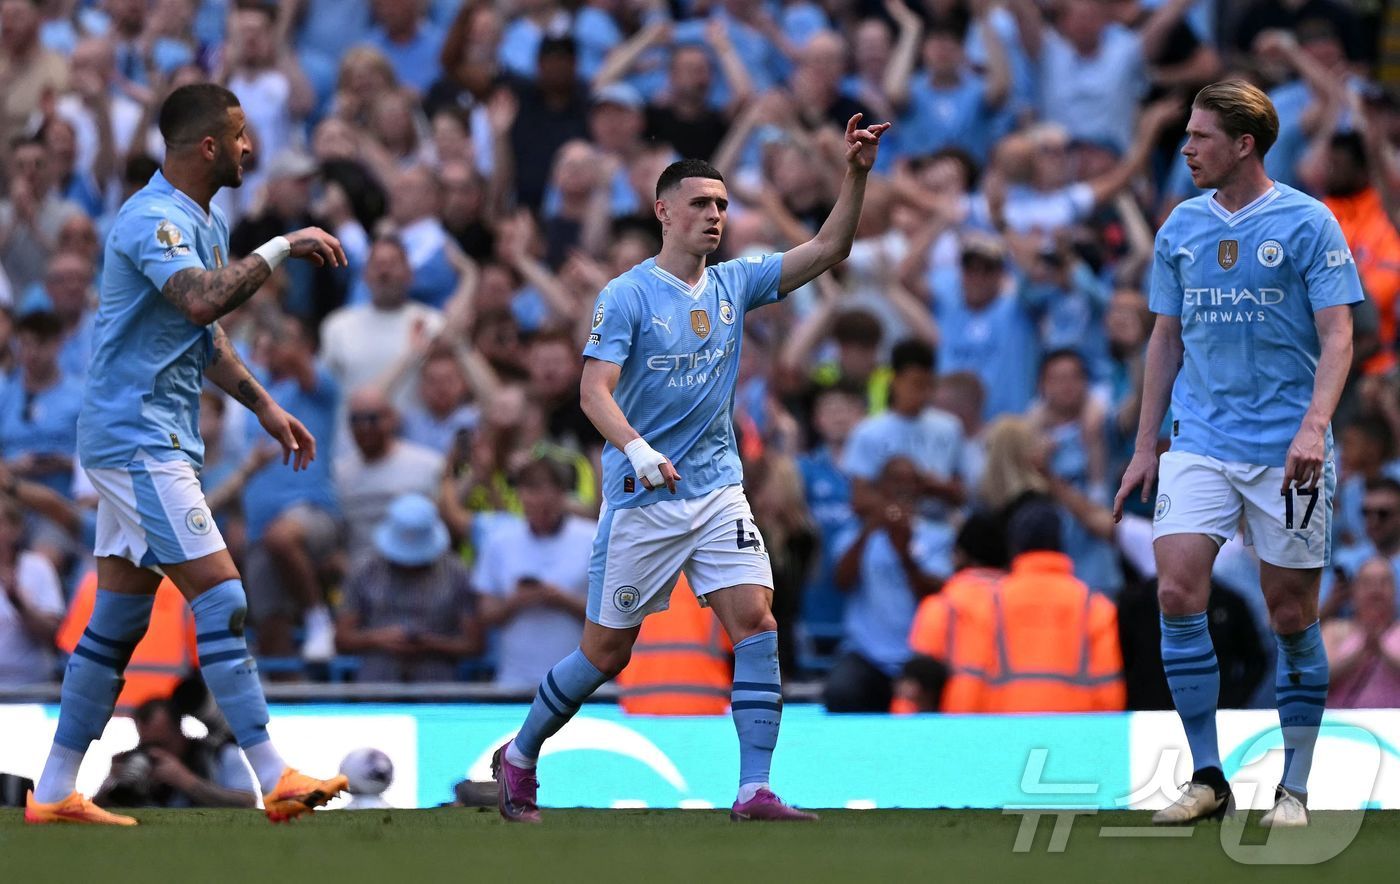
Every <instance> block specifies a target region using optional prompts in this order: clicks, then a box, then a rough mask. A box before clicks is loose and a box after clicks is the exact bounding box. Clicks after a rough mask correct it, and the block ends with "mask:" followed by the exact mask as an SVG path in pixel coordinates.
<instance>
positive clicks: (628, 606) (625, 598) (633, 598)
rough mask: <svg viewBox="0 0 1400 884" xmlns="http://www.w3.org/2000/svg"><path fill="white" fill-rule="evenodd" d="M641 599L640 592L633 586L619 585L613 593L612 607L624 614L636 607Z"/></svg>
mask: <svg viewBox="0 0 1400 884" xmlns="http://www.w3.org/2000/svg"><path fill="white" fill-rule="evenodd" d="M641 600H642V594H641V593H640V592H638V591H637V587H635V586H619V587H618V588H617V591H616V592H614V593H613V607H615V608H617V609H618V610H619V611H621V612H622V613H624V614H628V613H631V612H632V611H635V610H636V609H637V605H638V604H639V603H640V602H641Z"/></svg>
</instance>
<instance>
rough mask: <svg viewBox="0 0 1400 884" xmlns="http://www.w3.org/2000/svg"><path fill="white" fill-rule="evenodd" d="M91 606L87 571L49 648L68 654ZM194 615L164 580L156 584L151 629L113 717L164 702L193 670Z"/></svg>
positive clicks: (91, 576) (93, 581)
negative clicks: (152, 701)
mask: <svg viewBox="0 0 1400 884" xmlns="http://www.w3.org/2000/svg"><path fill="white" fill-rule="evenodd" d="M96 601H97V572H96V571H89V572H88V575H87V576H86V577H84V578H83V580H82V582H81V583H79V584H78V591H77V592H76V593H74V594H73V601H72V603H71V604H69V605H68V613H67V614H65V615H64V616H63V624H62V625H61V626H59V627H58V636H57V637H56V638H55V639H54V644H56V645H58V648H59V650H61V651H63V652H64V653H68V654H71V653H73V648H74V647H76V646H77V644H78V639H79V638H81V637H82V634H83V630H84V629H86V628H87V625H88V620H90V619H91V618H92V606H93V604H94V603H95V602H96ZM194 635H195V633H194V615H193V614H192V613H190V609H189V605H187V604H185V597H184V596H183V595H181V594H180V590H178V589H176V588H175V584H173V583H171V582H170V578H168V577H167V578H165V579H163V580H161V582H160V587H159V588H158V589H157V590H156V602H155V607H154V608H153V609H152V610H151V625H150V627H149V628H148V629H147V630H146V636H145V638H143V639H141V641H140V642H139V643H137V645H136V650H135V651H134V652H133V653H132V655H131V662H130V663H128V664H127V666H126V673H125V675H124V679H125V683H124V684H123V686H122V692H121V694H119V695H118V696H117V714H118V715H130V714H131V713H132V712H134V711H135V710H136V707H137V706H140V705H141V704H142V703H144V702H146V701H147V700H154V699H165V698H166V697H169V696H170V694H171V693H172V692H173V691H174V690H175V686H176V685H178V684H179V683H180V682H181V680H183V679H184V677H185V676H187V675H189V674H190V673H192V672H194V670H195V666H196V662H195V661H196V659H197V656H196V653H195V637H194Z"/></svg>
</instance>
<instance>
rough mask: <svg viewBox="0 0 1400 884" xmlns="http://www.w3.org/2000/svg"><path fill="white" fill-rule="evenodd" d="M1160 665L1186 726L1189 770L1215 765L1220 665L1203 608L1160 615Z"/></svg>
mask: <svg viewBox="0 0 1400 884" xmlns="http://www.w3.org/2000/svg"><path fill="white" fill-rule="evenodd" d="M1162 668H1163V669H1164V670H1165V671H1166V673H1167V686H1168V687H1170V688H1171V692H1172V703H1173V704H1174V705H1175V706H1176V711H1177V714H1178V715H1180V716H1181V723H1182V725H1183V726H1184V727H1185V728H1186V742H1187V744H1188V745H1189V746H1190V747H1191V763H1192V765H1193V770H1201V769H1203V768H1207V767H1214V768H1219V767H1220V745H1219V741H1218V739H1217V738H1216V734H1215V709H1216V706H1217V705H1218V704H1219V702H1220V664H1219V663H1218V662H1217V661H1216V659H1215V645H1213V644H1212V643H1211V640H1210V630H1209V629H1208V628H1207V621H1206V613H1205V612H1204V611H1202V612H1201V613H1199V614H1188V615H1186V616H1184V617H1168V616H1167V615H1165V614H1163V615H1162Z"/></svg>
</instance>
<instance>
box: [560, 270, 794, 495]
mask: <svg viewBox="0 0 1400 884" xmlns="http://www.w3.org/2000/svg"><path fill="white" fill-rule="evenodd" d="M782 269H783V256H782V254H781V253H778V254H772V255H755V256H753V257H748V258H738V259H735V260H733V261H725V262H723V263H720V264H715V265H712V266H710V267H706V268H705V274H704V276H702V277H701V278H700V280H699V282H697V283H696V284H695V287H694V288H691V287H690V286H688V285H686V283H685V282H684V281H682V280H680V279H678V278H677V277H675V276H674V275H672V274H670V273H668V272H666V271H665V270H662V269H661V268H660V267H657V266H656V259H655V258H648V259H647V260H645V261H643V262H642V263H640V264H638V265H637V266H636V267H633V268H632V269H631V270H629V271H627V272H626V273H624V274H622V275H621V276H619V277H617V278H616V279H614V280H613V281H612V282H610V283H608V285H607V286H606V287H605V288H604V289H603V291H602V293H601V294H599V295H598V300H597V303H596V304H595V305H594V307H593V329H592V334H590V335H589V336H588V343H586V344H585V345H584V348H583V355H584V356H587V357H589V358H592V359H601V360H604V361H605V362H613V363H616V364H617V365H620V366H622V374H621V375H620V376H619V378H618V381H617V388H616V389H615V390H614V391H613V398H614V399H615V400H616V401H617V404H618V407H620V408H621V409H622V413H623V414H624V415H625V416H626V417H627V420H628V422H630V423H631V424H632V427H633V428H634V429H636V431H637V432H638V433H641V434H642V438H643V439H645V440H647V443H648V444H649V445H651V447H652V448H655V449H656V450H657V451H659V452H661V453H662V454H664V455H665V456H666V457H668V458H670V460H671V463H673V464H675V466H676V471H677V472H679V473H680V474H681V481H680V482H679V483H678V484H677V485H676V493H675V494H674V495H672V494H671V493H670V492H668V491H667V490H666V489H665V488H664V487H663V488H661V489H660V490H659V491H655V490H654V491H647V490H646V489H645V488H644V487H643V486H642V483H641V481H640V480H638V479H637V478H636V473H635V472H634V471H633V470H632V464H631V462H630V461H628V459H627V456H626V455H625V454H623V453H622V452H621V451H619V450H618V449H616V448H614V447H613V446H612V445H611V444H608V445H606V446H604V448H603V499H604V500H606V501H607V504H608V506H609V507H613V508H617V507H630V506H644V505H646V504H649V503H656V502H657V501H659V500H674V499H680V498H690V497H700V496H702V495H704V494H708V493H709V492H711V491H713V490H715V489H716V488H722V487H724V486H725V485H734V484H737V483H739V482H741V481H743V478H744V470H743V467H742V466H741V464H740V463H739V447H738V443H737V442H736V440H735V437H734V420H733V414H734V389H735V386H736V385H737V383H738V378H739V352H740V348H741V345H742V343H743V339H744V314H745V313H747V312H748V311H750V310H752V309H753V308H755V307H761V306H763V305H764V304H771V303H773V302H774V301H777V300H778V299H779V298H780V297H781V295H779V294H778V278H779V276H780V275H781V273H782Z"/></svg>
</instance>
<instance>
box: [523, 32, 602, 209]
mask: <svg viewBox="0 0 1400 884" xmlns="http://www.w3.org/2000/svg"><path fill="white" fill-rule="evenodd" d="M576 59H577V49H576V46H575V44H574V41H573V38H571V37H546V38H544V39H543V40H541V41H540V51H539V76H538V77H537V78H536V79H535V82H534V83H530V84H524V85H521V86H520V87H519V88H518V89H517V90H516V95H515V97H516V100H517V104H518V111H517V112H515V113H513V114H510V116H511V118H512V119H511V125H509V126H507V127H506V128H507V129H508V130H509V133H510V139H509V151H510V156H511V157H512V158H513V163H512V165H513V167H514V169H513V175H514V181H515V185H514V190H515V194H516V197H517V199H518V200H519V202H520V204H521V205H524V206H528V207H530V208H537V207H538V206H539V205H540V204H541V202H542V201H543V200H544V194H545V186H546V184H547V183H548V176H549V170H550V168H551V167H552V165H553V162H554V154H555V152H556V151H558V150H559V148H560V147H562V146H563V145H564V143H565V142H567V141H570V140H572V139H574V138H587V137H588V96H587V92H586V90H585V89H584V85H583V83H582V81H581V80H579V78H578V74H577V69H576ZM501 159H502V160H505V159H507V158H506V157H501Z"/></svg>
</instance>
